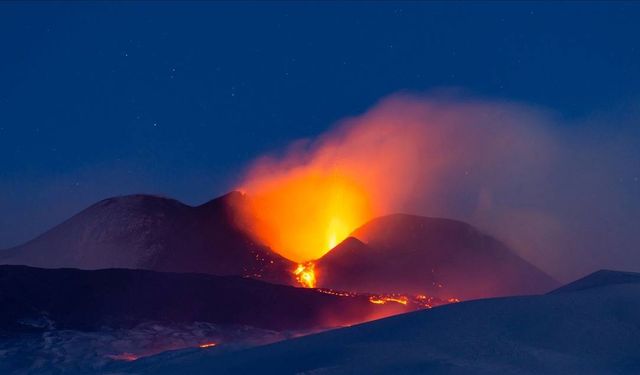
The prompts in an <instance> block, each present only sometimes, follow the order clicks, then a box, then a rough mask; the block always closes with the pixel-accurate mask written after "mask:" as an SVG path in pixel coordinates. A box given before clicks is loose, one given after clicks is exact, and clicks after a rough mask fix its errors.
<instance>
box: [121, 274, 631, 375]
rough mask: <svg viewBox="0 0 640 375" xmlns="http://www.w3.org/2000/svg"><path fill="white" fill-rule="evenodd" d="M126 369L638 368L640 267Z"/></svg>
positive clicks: (179, 354)
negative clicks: (535, 292) (538, 291)
mask: <svg viewBox="0 0 640 375" xmlns="http://www.w3.org/2000/svg"><path fill="white" fill-rule="evenodd" d="M112 370H113V371H112V372H111V373H125V374H131V373H135V374H178V373H180V374H205V373H206V374H295V373H306V374H346V373H349V374H380V373H382V374H407V373H420V374H425V373H426V374H496V373H499V374H603V373H606V374H612V373H621V374H639V373H640V274H633V273H622V272H612V271H600V272H597V273H595V274H592V275H590V276H588V277H586V278H584V279H582V280H578V281H576V282H574V283H571V284H569V285H567V286H565V287H562V288H560V289H558V290H556V291H554V292H551V293H549V294H546V295H541V296H527V297H507V298H496V299H487V300H477V301H470V302H463V303H458V304H452V305H447V306H442V307H438V308H434V309H432V310H426V311H419V312H415V313H409V314H405V315H401V316H395V317H392V318H387V319H382V320H378V321H374V322H370V323H366V324H361V325H358V326H354V327H350V328H344V329H338V330H333V331H329V332H324V333H320V334H315V335H309V336H306V337H301V338H298V339H292V340H287V341H282V342H278V343H275V344H271V345H265V346H259V347H254V348H250V349H240V350H233V349H230V348H227V349H225V348H224V346H220V347H215V348H210V349H205V350H187V351H174V352H169V353H163V354H160V355H157V356H152V357H148V358H143V359H140V360H137V361H133V362H129V363H126V364H123V365H122V366H120V367H119V368H116V369H112Z"/></svg>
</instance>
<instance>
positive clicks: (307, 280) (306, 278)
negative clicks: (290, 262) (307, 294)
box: [293, 262, 316, 288]
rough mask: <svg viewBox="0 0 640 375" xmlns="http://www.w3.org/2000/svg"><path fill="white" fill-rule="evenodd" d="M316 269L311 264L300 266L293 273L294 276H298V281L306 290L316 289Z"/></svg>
mask: <svg viewBox="0 0 640 375" xmlns="http://www.w3.org/2000/svg"><path fill="white" fill-rule="evenodd" d="M314 268H315V265H314V264H313V263H311V262H308V263H305V264H298V267H297V268H296V269H295V270H294V271H293V274H294V275H295V276H296V280H297V281H298V283H300V285H302V286H303V287H305V288H315V287H316V272H315V270H314Z"/></svg>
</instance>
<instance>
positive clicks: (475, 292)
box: [0, 192, 557, 300]
mask: <svg viewBox="0 0 640 375" xmlns="http://www.w3.org/2000/svg"><path fill="white" fill-rule="evenodd" d="M248 199H249V198H247V197H246V196H245V195H244V194H242V193H240V192H232V193H229V194H226V195H224V196H221V197H219V198H216V199H213V200H211V201H210V202H208V203H205V204H203V205H201V206H197V207H191V206H188V205H185V204H183V203H180V202H178V201H176V200H173V199H167V198H161V197H155V196H149V195H131V196H123V197H115V198H109V199H106V200H103V201H100V202H98V203H96V204H94V205H93V206H91V207H89V208H87V209H85V210H84V211H82V212H80V213H79V214H77V215H75V216H73V217H71V218H70V219H69V220H67V221H65V222H64V223H62V224H60V225H58V226H56V227H54V228H53V229H51V230H49V231H48V232H46V233H44V234H42V235H41V236H39V237H37V238H35V239H34V240H32V241H29V242H27V243H26V244H24V245H21V246H18V247H15V248H12V249H8V250H4V251H2V252H0V263H3V264H19V265H28V266H33V267H43V268H59V267H67V268H79V269H104V268H129V269H145V270H154V271H164V272H196V273H205V274H212V275H236V276H243V277H251V278H255V279H259V280H264V281H268V282H272V283H279V284H286V285H295V286H300V285H301V283H299V280H298V281H297V280H296V278H298V279H301V275H297V274H296V275H294V271H295V270H296V269H297V268H298V269H299V268H300V266H299V265H297V264H296V263H294V262H292V261H290V260H289V259H286V258H285V257H283V256H281V255H280V254H279V253H278V252H276V251H278V250H279V249H271V248H270V247H269V246H267V245H265V244H263V243H261V242H260V241H259V240H257V239H256V238H255V236H253V235H251V234H250V233H249V230H248V229H247V226H246V225H245V224H246V222H245V221H244V220H245V219H246V218H245V217H244V216H242V217H241V216H240V215H238V212H239V211H242V210H243V208H244V207H245V205H246V204H247V200H248ZM291 230H295V228H292V229H291ZM312 269H314V270H315V275H313V274H309V275H307V274H306V273H305V274H304V275H303V276H309V278H315V279H317V280H315V279H314V280H313V281H314V282H313V283H308V282H307V283H304V284H302V285H303V286H307V287H319V288H327V289H332V290H341V291H349V292H361V293H387V294H395V293H400V294H414V295H427V296H433V297H437V298H440V299H444V300H447V299H449V298H452V297H454V298H462V299H469V298H481V297H493V296H503V295H514V294H532V293H540V292H545V291H547V290H550V289H552V288H553V287H555V286H557V283H556V282H555V281H554V280H553V279H552V278H550V277H549V276H547V275H546V274H544V272H542V271H540V270H539V269H537V268H536V267H535V266H533V265H531V264H530V263H528V262H527V261H525V260H524V259H522V258H520V257H519V256H518V255H516V253H515V252H514V251H512V250H511V249H509V248H508V247H507V246H506V245H505V244H503V243H501V242H500V241H498V240H497V239H495V238H493V237H491V236H489V235H486V234H483V233H482V232H480V231H478V230H477V229H475V228H473V227H472V226H470V225H468V224H465V223H463V222H459V221H455V220H449V219H439V218H428V217H421V216H413V215H404V214H396V215H389V216H383V217H379V218H376V219H373V220H371V221H370V222H368V223H366V224H365V225H363V226H362V227H360V228H358V229H356V230H355V231H354V232H352V234H351V237H348V238H347V239H346V240H344V241H343V242H342V243H340V244H338V245H337V246H336V247H334V248H333V249H332V250H330V251H329V252H328V253H327V254H325V255H324V256H323V257H322V258H320V259H318V260H317V261H315V262H313V268H312ZM316 281H317V282H316Z"/></svg>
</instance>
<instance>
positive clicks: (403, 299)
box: [369, 296, 409, 305]
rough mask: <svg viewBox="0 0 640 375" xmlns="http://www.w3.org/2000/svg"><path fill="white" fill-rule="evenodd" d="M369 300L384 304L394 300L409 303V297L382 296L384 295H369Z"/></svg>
mask: <svg viewBox="0 0 640 375" xmlns="http://www.w3.org/2000/svg"><path fill="white" fill-rule="evenodd" d="M369 302H371V303H375V304H376V305H384V304H385V303H387V302H395V303H400V304H403V305H406V304H407V303H409V299H408V298H407V297H404V296H401V297H384V296H371V297H369Z"/></svg>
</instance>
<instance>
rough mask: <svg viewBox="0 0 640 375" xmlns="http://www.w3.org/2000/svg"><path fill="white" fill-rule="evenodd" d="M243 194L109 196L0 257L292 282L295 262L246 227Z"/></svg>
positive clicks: (50, 265) (49, 265)
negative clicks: (199, 200) (240, 215)
mask: <svg viewBox="0 0 640 375" xmlns="http://www.w3.org/2000/svg"><path fill="white" fill-rule="evenodd" d="M244 202H245V197H244V196H243V194H241V193H239V192H232V193H229V194H226V195H224V196H221V197H219V198H216V199H213V200H211V201H209V202H208V203H205V204H203V205H201V206H197V207H191V206H187V205H185V204H183V203H180V202H178V201H176V200H173V199H167V198H161V197H155V196H149V195H130V196H123V197H115V198H109V199H105V200H103V201H100V202H98V203H96V204H94V205H92V206H91V207H89V208H87V209H85V210H84V211H82V212H80V213H79V214H77V215H75V216H73V217H71V218H70V219H69V220H67V221H65V222H64V223H62V224H60V225H58V226H56V227H54V228H53V229H51V230H49V231H48V232H46V233H44V234H42V235H41V236H39V237H37V238H35V239H34V240H32V241H29V242H27V243H26V244H24V245H21V246H17V247H14V248H12V249H8V250H4V251H2V252H0V263H4V264H22V265H29V266H33V267H44V268H57V267H69V268H80V269H101V268H134V269H147V270H155V271H168V272H199V273H207V274H214V275H239V276H247V277H252V278H256V279H262V280H266V281H271V282H277V283H283V284H289V283H291V282H292V281H291V272H290V270H291V269H293V268H295V265H294V264H293V263H292V262H290V261H289V260H287V259H285V258H283V257H282V256H280V255H278V254H277V253H275V252H274V251H272V250H271V249H269V248H268V247H266V246H264V245H262V244H259V243H257V242H256V241H254V240H253V239H251V238H250V237H249V236H248V235H247V234H246V232H245V231H243V230H242V229H241V226H240V224H239V223H238V221H237V220H236V217H235V214H234V212H235V211H236V210H237V209H238V207H239V206H240V205H242V204H244Z"/></svg>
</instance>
